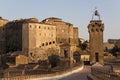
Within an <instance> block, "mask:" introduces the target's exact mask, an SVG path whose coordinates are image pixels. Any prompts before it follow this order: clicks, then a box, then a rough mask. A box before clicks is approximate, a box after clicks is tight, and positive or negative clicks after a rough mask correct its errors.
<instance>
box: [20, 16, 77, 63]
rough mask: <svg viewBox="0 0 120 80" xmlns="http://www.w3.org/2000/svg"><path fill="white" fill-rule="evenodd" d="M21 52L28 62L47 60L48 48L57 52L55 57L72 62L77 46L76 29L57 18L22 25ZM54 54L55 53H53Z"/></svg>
mask: <svg viewBox="0 0 120 80" xmlns="http://www.w3.org/2000/svg"><path fill="white" fill-rule="evenodd" d="M22 31H23V32H22V34H23V36H22V41H23V44H22V51H23V53H25V54H26V55H28V56H29V62H37V61H39V60H47V59H48V57H49V56H51V54H49V52H48V51H47V50H48V49H49V48H54V49H56V50H58V53H56V55H58V56H60V57H62V59H63V58H64V59H65V60H68V61H71V62H73V52H74V51H76V46H77V45H78V28H74V27H73V25H72V24H70V23H67V22H64V21H62V20H61V19H59V18H54V17H51V18H47V19H45V20H43V21H42V22H35V23H34V22H27V23H24V24H23V30H22ZM53 54H55V53H53Z"/></svg>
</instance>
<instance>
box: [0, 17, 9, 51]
mask: <svg viewBox="0 0 120 80" xmlns="http://www.w3.org/2000/svg"><path fill="white" fill-rule="evenodd" d="M7 23H8V20H6V19H3V18H2V17H0V53H5V37H4V36H5V28H4V26H5V24H7Z"/></svg>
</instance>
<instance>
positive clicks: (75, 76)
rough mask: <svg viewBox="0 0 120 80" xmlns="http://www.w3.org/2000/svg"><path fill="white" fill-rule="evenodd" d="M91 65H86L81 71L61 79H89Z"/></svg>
mask: <svg viewBox="0 0 120 80" xmlns="http://www.w3.org/2000/svg"><path fill="white" fill-rule="evenodd" d="M90 68H91V66H85V67H84V69H83V70H82V71H80V72H77V73H74V74H71V75H69V76H66V77H64V78H62V79H59V80H88V79H87V75H88V74H89V73H90Z"/></svg>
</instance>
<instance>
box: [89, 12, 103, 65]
mask: <svg viewBox="0 0 120 80" xmlns="http://www.w3.org/2000/svg"><path fill="white" fill-rule="evenodd" d="M97 12H98V11H97V10H96V11H95V14H94V16H98V17H99V19H98V20H94V19H93V20H91V21H90V23H89V25H88V31H89V42H90V63H91V64H94V63H96V62H99V63H100V64H104V59H103V58H104V55H103V52H104V49H103V31H104V24H103V23H102V20H100V16H99V15H98V13H97Z"/></svg>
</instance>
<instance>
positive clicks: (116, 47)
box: [111, 45, 120, 56]
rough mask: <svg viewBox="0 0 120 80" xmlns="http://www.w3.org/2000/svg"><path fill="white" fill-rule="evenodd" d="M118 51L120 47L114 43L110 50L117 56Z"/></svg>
mask: <svg viewBox="0 0 120 80" xmlns="http://www.w3.org/2000/svg"><path fill="white" fill-rule="evenodd" d="M118 52H120V48H119V47H118V46H117V45H115V46H114V47H113V49H112V50H111V53H112V55H113V56H117V53H118Z"/></svg>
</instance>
